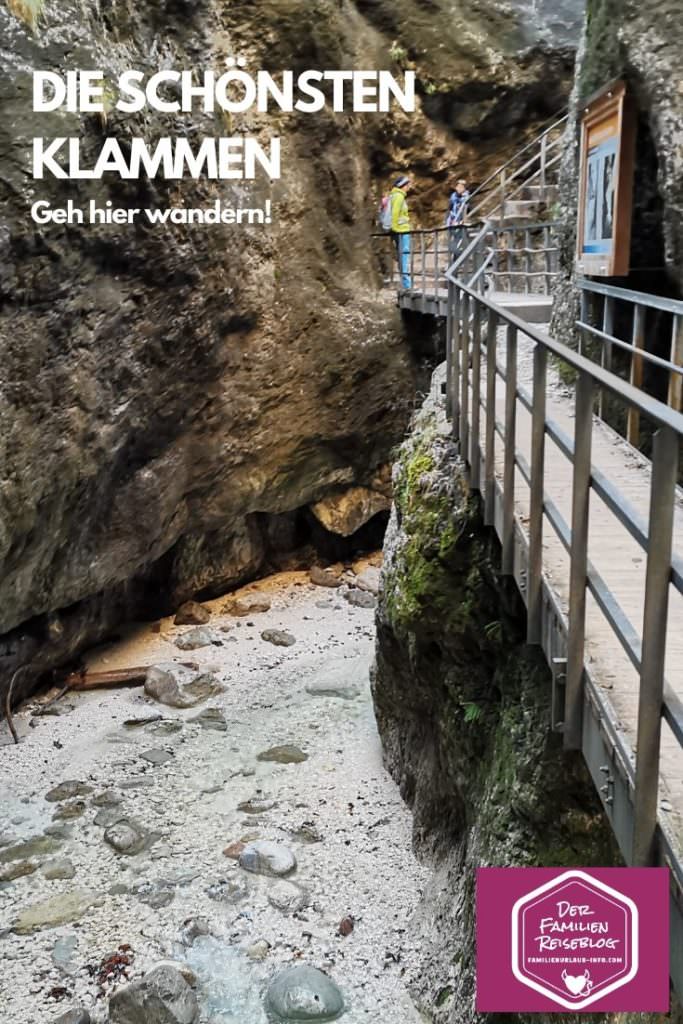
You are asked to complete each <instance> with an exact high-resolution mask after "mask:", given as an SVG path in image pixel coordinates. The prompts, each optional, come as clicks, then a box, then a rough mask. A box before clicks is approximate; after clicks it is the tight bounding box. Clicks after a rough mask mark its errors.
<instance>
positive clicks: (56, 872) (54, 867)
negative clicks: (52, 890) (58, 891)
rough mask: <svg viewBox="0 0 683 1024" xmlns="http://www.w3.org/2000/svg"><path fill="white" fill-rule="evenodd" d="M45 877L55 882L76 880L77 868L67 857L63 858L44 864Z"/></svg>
mask: <svg viewBox="0 0 683 1024" xmlns="http://www.w3.org/2000/svg"><path fill="white" fill-rule="evenodd" d="M43 875H44V876H45V878H49V879H53V880H54V879H57V878H74V877H75V875H76V868H75V867H74V866H73V864H72V863H71V861H70V860H69V859H68V858H67V857H62V858H61V859H60V860H51V861H48V863H47V864H44V865H43Z"/></svg>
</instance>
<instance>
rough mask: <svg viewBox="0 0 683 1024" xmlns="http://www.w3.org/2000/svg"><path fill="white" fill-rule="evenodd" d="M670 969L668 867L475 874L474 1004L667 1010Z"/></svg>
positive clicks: (501, 1008) (496, 1008) (503, 1008)
mask: <svg viewBox="0 0 683 1024" xmlns="http://www.w3.org/2000/svg"><path fill="white" fill-rule="evenodd" d="M493 964H497V965H501V964H502V965H503V971H502V972H501V971H500V969H499V966H498V968H497V969H493V967H492V965H493ZM668 966H669V957H668V873H667V871H666V869H629V868H604V869H579V868H576V869H571V870H565V871H562V870H557V869H547V868H482V869H480V870H479V871H478V872H477V1009H478V1010H480V1011H484V1012H519V1011H541V1010H546V1011H548V1010H552V1009H553V1008H554V1009H555V1012H557V1013H559V1012H561V1011H562V1010H574V1011H576V1010H585V1009H587V1008H588V1007H590V1008H591V1011H593V1010H598V1009H599V1010H621V1011H641V1012H643V1011H644V1012H648V1011H649V1012H656V1011H666V1010H667V1009H668V1003H669V999H668V996H669V982H668Z"/></svg>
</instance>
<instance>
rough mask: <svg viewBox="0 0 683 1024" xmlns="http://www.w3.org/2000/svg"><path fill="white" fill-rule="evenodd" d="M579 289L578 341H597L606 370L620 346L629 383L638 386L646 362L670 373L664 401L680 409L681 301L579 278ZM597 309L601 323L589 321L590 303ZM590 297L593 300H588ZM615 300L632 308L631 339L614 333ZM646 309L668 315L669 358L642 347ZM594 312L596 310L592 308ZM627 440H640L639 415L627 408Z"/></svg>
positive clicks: (682, 370)
mask: <svg viewBox="0 0 683 1024" xmlns="http://www.w3.org/2000/svg"><path fill="white" fill-rule="evenodd" d="M578 287H579V289H580V291H581V318H580V319H579V320H577V322H576V326H577V327H578V328H579V331H580V332H581V334H580V336H579V337H580V340H581V339H582V338H583V335H584V333H585V334H586V335H590V337H592V338H595V339H597V340H598V341H599V343H600V362H601V365H602V366H604V367H605V368H606V369H611V368H612V350H613V348H617V349H621V350H622V351H625V352H627V353H628V355H629V356H630V360H631V361H630V367H629V375H630V380H631V383H632V384H635V385H637V386H641V384H642V373H643V366H644V365H645V364H649V365H651V366H656V367H658V368H659V369H661V370H664V371H665V372H666V373H668V375H669V383H668V393H667V402H668V404H669V405H670V406H672V408H674V409H679V410H680V409H681V408H683V302H681V301H680V300H678V299H672V298H668V297H667V296H664V295H650V294H647V293H646V292H638V291H633V290H632V289H629V288H618V287H616V286H615V285H608V284H602V283H601V282H598V281H588V280H587V279H585V278H582V279H580V280H579V281H578ZM600 298H602V307H601V309H599V310H597V314H598V316H599V319H600V320H601V324H600V326H599V327H598V326H596V325H595V324H594V323H590V322H589V318H590V319H593V318H594V317H591V316H590V312H591V311H590V308H589V307H590V305H593V306H595V305H597V304H599V299H600ZM591 299H592V300H593V301H592V303H591V302H590V300H591ZM617 303H619V304H620V305H621V306H624V305H626V306H632V307H633V321H632V327H631V339H630V341H625V340H624V339H623V338H619V337H617V336H616V334H615V319H616V310H617ZM648 310H656V311H657V312H658V313H659V314H660V315H661V314H665V315H666V316H670V317H671V324H670V332H671V336H670V359H668V360H666V359H662V358H661V357H660V356H656V355H655V354H654V353H652V352H648V351H647V349H646V348H645V331H646V317H647V312H648ZM593 312H594V313H595V310H594V311H593ZM599 409H600V415H602V412H603V398H602V394H601V395H600V407H599ZM626 440H627V441H628V442H629V443H630V444H632V445H634V446H635V447H638V445H639V442H640V420H639V417H638V414H637V413H636V412H635V411H633V410H629V415H628V418H627V423H626Z"/></svg>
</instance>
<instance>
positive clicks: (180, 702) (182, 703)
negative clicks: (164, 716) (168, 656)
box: [145, 662, 223, 708]
mask: <svg viewBox="0 0 683 1024" xmlns="http://www.w3.org/2000/svg"><path fill="white" fill-rule="evenodd" d="M222 692H223V687H222V686H221V685H220V683H218V682H217V680H216V679H215V678H214V677H213V676H212V675H211V674H210V673H208V672H202V673H201V674H199V675H197V673H196V672H194V671H193V670H192V669H188V668H185V666H183V665H176V664H175V662H162V663H161V664H159V665H153V666H152V667H151V668H150V669H148V671H147V678H146V680H145V693H146V694H147V696H148V697H152V698H153V699H154V700H157V701H159V703H160V704H166V705H167V706H168V707H171V708H191V707H194V705H195V704H199V703H200V701H202V700H206V699H207V698H208V697H215V696H216V695H217V694H219V693H222Z"/></svg>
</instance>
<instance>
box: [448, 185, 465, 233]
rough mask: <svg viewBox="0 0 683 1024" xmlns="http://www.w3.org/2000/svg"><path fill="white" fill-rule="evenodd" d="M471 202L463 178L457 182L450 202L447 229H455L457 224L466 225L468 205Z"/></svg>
mask: <svg viewBox="0 0 683 1024" xmlns="http://www.w3.org/2000/svg"><path fill="white" fill-rule="evenodd" d="M469 201H470V193H469V192H468V190H467V182H466V181H464V180H463V179H462V178H461V179H460V181H458V182H456V185H455V188H454V190H453V191H452V192H451V197H450V199H449V201H448V213H447V214H446V227H447V228H454V227H455V226H456V225H457V224H464V223H465V214H466V213H467V204H468V202H469Z"/></svg>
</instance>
